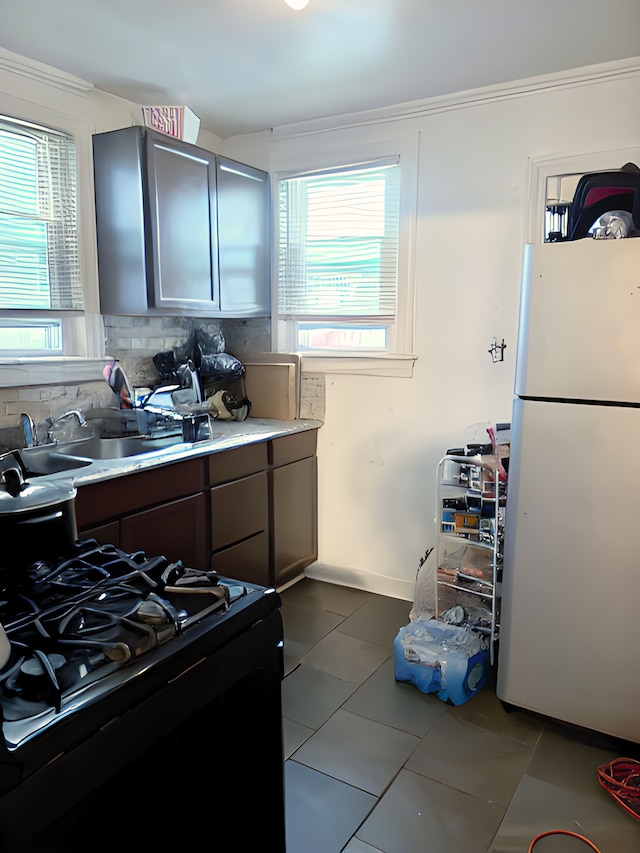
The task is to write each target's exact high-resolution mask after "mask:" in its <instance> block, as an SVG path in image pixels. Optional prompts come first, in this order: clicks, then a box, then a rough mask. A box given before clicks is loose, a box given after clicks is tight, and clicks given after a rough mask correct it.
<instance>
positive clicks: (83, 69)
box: [0, 0, 640, 138]
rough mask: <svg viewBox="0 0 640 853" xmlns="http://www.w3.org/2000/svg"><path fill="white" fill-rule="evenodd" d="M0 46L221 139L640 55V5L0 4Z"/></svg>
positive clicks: (547, 1)
mask: <svg viewBox="0 0 640 853" xmlns="http://www.w3.org/2000/svg"><path fill="white" fill-rule="evenodd" d="M0 22H1V23H0V47H2V48H5V49H7V50H10V51H13V52H15V53H18V54H21V55H22V56H26V57H30V58H32V59H36V60H38V61H40V62H44V63H46V64H47V65H51V66H53V67H55V68H57V69H60V70H63V71H66V72H69V73H71V74H74V75H76V76H78V77H81V78H83V79H84V80H86V81H89V82H90V83H93V84H94V86H96V87H97V88H99V89H103V90H105V91H107V92H111V93H113V94H116V95H119V96H121V97H124V98H127V99H129V100H132V101H135V102H136V103H139V104H147V105H163V104H164V105H171V104H182V105H186V106H188V107H190V109H191V110H193V112H195V113H196V115H198V116H199V117H200V119H201V126H202V127H203V128H206V129H207V130H210V131H211V132H213V133H215V134H217V135H219V136H221V137H223V138H226V137H228V136H233V135H236V134H241V133H249V132H253V131H259V130H267V129H269V128H271V127H278V126H281V125H286V124H290V123H293V122H298V121H304V120H307V119H317V118H322V117H325V116H334V115H340V114H343V113H351V112H358V111H361V110H369V109H375V108H379V107H388V106H390V105H393V104H400V103H405V102H409V101H415V100H422V99H424V98H430V97H433V96H437V95H446V94H451V93H454V92H460V91H463V90H466V89H474V88H477V87H481V86H486V85H492V84H499V83H505V82H509V81H513V80H520V79H524V78H529V77H536V76H539V75H542V74H548V73H552V72H557V71H566V70H568V69H572V68H581V67H583V66H588V65H594V64H599V63H603V62H612V61H615V60H619V59H629V58H632V57H637V56H640V1H639V0H606V2H603V0H483V2H478V0H309V5H308V6H307V8H306V9H304V10H302V11H293V10H292V9H290V8H289V7H288V6H286V5H285V2H284V0H55V2H52V0H19V2H16V0H0Z"/></svg>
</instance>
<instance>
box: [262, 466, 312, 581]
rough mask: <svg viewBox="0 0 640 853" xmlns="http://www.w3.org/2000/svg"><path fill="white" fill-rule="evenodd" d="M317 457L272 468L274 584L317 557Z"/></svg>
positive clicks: (301, 568) (304, 566)
mask: <svg viewBox="0 0 640 853" xmlns="http://www.w3.org/2000/svg"><path fill="white" fill-rule="evenodd" d="M316 464H317V463H316V457H315V456H310V457H308V458H307V459H300V460H299V461H298V462H292V463H291V464H289V465H282V466H281V467H280V468H274V469H273V471H272V472H271V476H272V489H273V530H272V548H273V569H274V585H275V586H276V587H279V586H281V585H282V584H284V583H286V582H287V581H289V580H292V579H293V578H295V577H297V576H298V575H299V574H301V573H302V571H303V569H305V568H306V567H307V566H308V565H310V564H311V563H313V562H314V561H315V560H316V559H317V558H318V525H317V515H318V507H317V474H316Z"/></svg>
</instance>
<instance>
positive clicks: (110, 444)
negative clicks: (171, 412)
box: [56, 435, 184, 460]
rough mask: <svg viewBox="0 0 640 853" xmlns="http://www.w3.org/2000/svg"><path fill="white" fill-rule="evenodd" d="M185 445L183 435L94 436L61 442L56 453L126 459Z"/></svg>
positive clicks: (90, 457)
mask: <svg viewBox="0 0 640 853" xmlns="http://www.w3.org/2000/svg"><path fill="white" fill-rule="evenodd" d="M179 445H180V446H184V441H183V439H182V435H162V436H148V435H127V436H117V437H115V438H98V437H97V436H94V437H92V438H84V439H80V441H69V442H65V443H64V444H60V445H58V446H57V448H56V453H58V454H62V455H64V456H70V457H76V458H78V457H80V458H82V457H85V458H87V459H91V460H93V459H124V458H126V457H128V456H139V455H140V454H141V453H157V452H160V451H164V450H167V449H171V448H175V447H177V446H179Z"/></svg>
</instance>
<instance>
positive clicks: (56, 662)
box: [17, 654, 66, 699]
mask: <svg viewBox="0 0 640 853" xmlns="http://www.w3.org/2000/svg"><path fill="white" fill-rule="evenodd" d="M48 658H49V663H50V664H51V666H52V668H53V669H54V671H55V670H58V669H60V667H61V666H62V665H63V664H64V663H65V660H66V659H65V657H64V656H63V655H58V654H50V655H48ZM17 682H18V685H19V686H20V689H21V690H22V693H23V696H24V698H25V699H38V698H40V696H41V695H42V693H43V691H45V692H46V691H47V690H49V689H50V687H51V680H50V678H49V675H48V674H47V672H46V671H45V669H44V667H43V666H42V664H41V663H40V661H39V660H38V659H37V658H35V657H32V658H28V659H27V660H25V661H24V663H23V664H22V665H21V667H20V673H19V675H18V679H17Z"/></svg>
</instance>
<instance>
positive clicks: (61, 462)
mask: <svg viewBox="0 0 640 853" xmlns="http://www.w3.org/2000/svg"><path fill="white" fill-rule="evenodd" d="M20 458H21V459H22V462H23V463H24V466H25V468H26V469H27V477H29V476H31V477H44V476H46V475H47V474H60V473H62V472H63V471H73V470H74V469H76V468H85V467H86V466H87V465H91V459H80V458H77V457H74V456H70V455H68V454H66V453H60V452H59V451H58V450H53V449H51V448H50V447H30V448H28V449H27V450H21V451H20Z"/></svg>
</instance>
